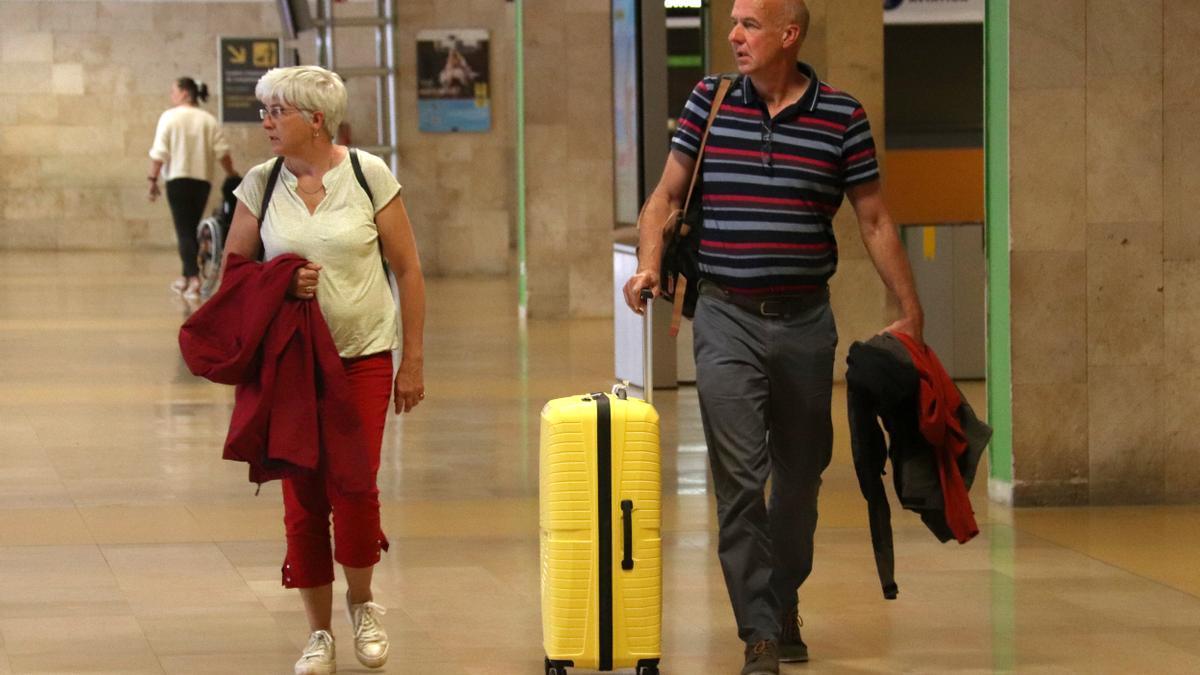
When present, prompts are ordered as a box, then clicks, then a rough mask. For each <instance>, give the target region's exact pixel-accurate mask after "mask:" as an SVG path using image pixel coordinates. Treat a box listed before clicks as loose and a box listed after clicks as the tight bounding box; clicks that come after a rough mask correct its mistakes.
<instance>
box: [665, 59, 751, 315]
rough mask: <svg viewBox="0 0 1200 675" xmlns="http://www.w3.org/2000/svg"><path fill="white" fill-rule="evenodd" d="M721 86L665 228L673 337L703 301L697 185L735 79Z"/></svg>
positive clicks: (724, 78)
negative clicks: (682, 196)
mask: <svg viewBox="0 0 1200 675" xmlns="http://www.w3.org/2000/svg"><path fill="white" fill-rule="evenodd" d="M717 82H718V85H717V93H716V95H714V96H713V101H712V106H711V107H710V108H709V111H708V122H707V124H706V125H705V127H704V135H703V136H702V137H701V139H700V151H699V152H698V153H696V163H695V166H694V167H693V168H692V181H691V184H690V185H689V186H688V193H687V197H686V198H685V199H684V202H683V208H682V209H679V210H676V211H675V212H673V213H672V214H671V216H670V217H669V218H668V219H667V224H666V225H665V226H664V227H663V248H662V260H661V261H660V264H659V284H658V285H659V293H660V295H662V297H664V298H666V299H667V300H669V301H671V303H672V304H673V305H674V310H673V312H672V315H671V335H672V336H674V335H678V334H679V324H680V322H681V319H682V317H687V318H689V319H690V318H692V317H693V316H694V315H695V313H696V300H697V299H698V298H699V297H700V231H701V230H702V229H703V227H702V226H703V223H704V213H703V208H702V207H701V200H700V198H699V195H697V194H696V184H697V183H698V182H699V180H698V178H699V176H700V165H701V164H702V163H703V161H704V148H705V147H706V146H707V145H708V132H709V131H710V130H711V129H712V125H713V120H715V119H716V117H717V111H718V110H719V109H720V108H721V103H722V102H724V100H725V94H727V93H728V92H729V87H730V85H731V84H732V83H733V77H732V76H731V75H722V76H721V78H720V79H719V80H718V81H717Z"/></svg>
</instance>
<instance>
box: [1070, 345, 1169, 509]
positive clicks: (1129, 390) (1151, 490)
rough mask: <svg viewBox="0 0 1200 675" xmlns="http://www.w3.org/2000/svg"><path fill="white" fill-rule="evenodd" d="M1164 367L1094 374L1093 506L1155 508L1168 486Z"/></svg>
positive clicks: (1124, 368)
mask: <svg viewBox="0 0 1200 675" xmlns="http://www.w3.org/2000/svg"><path fill="white" fill-rule="evenodd" d="M1163 374H1164V373H1163V369H1162V367H1144V366H1101V367H1093V368H1090V369H1089V376H1088V454H1089V474H1090V481H1089V482H1090V487H1091V501H1092V503H1094V504H1117V503H1124V504H1139V503H1153V502H1157V501H1161V500H1162V499H1163V495H1164V491H1165V487H1166V474H1165V469H1166V453H1165V442H1166V433H1165V431H1164V427H1163V410H1164V400H1165V391H1164V386H1163Z"/></svg>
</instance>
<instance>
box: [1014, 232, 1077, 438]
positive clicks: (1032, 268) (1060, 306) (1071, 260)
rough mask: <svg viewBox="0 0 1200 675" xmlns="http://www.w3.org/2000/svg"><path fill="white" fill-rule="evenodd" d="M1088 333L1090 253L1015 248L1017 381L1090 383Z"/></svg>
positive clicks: (1015, 349)
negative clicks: (1017, 249) (1087, 266)
mask: <svg viewBox="0 0 1200 675" xmlns="http://www.w3.org/2000/svg"><path fill="white" fill-rule="evenodd" d="M1087 337H1088V334H1087V271H1086V257H1085V254H1083V253H1082V252H1074V251H1014V252H1013V254H1012V378H1013V382H1014V384H1018V383H1019V384H1035V383H1036V384H1053V383H1075V384H1079V383H1086V382H1087ZM1015 404H1016V401H1015V400H1014V405H1015ZM1046 414H1049V411H1047V412H1046Z"/></svg>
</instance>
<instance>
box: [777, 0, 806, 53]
mask: <svg viewBox="0 0 1200 675" xmlns="http://www.w3.org/2000/svg"><path fill="white" fill-rule="evenodd" d="M782 18H783V20H784V21H787V22H792V23H795V24H796V25H798V26H800V42H801V43H803V42H804V39H805V38H807V37H808V22H809V19H810V17H809V14H808V5H806V4H805V3H804V0H783V16H782Z"/></svg>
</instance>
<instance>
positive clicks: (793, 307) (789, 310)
mask: <svg viewBox="0 0 1200 675" xmlns="http://www.w3.org/2000/svg"><path fill="white" fill-rule="evenodd" d="M700 294H701V295H707V296H709V297H711V298H718V299H720V300H724V301H725V302H728V303H729V304H731V305H734V306H736V307H738V308H739V309H742V310H745V311H747V312H750V313H751V314H754V315H755V316H761V317H765V318H768V319H779V318H783V317H787V316H791V315H793V314H799V313H800V312H804V311H807V310H810V309H812V308H814V307H818V306H820V305H823V304H825V303H827V302H829V288H828V287H826V288H822V289H821V290H819V291H813V292H811V293H805V294H804V295H772V296H770V297H766V298H755V297H750V296H747V295H739V294H737V293H730V292H729V291H727V290H725V289H724V288H721V287H720V286H719V285H717V284H715V283H713V282H711V281H709V280H707V279H701V280H700Z"/></svg>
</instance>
